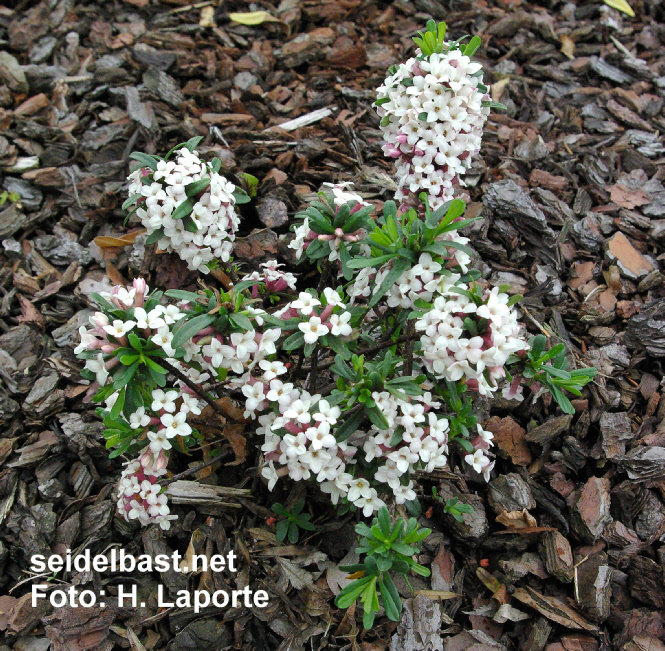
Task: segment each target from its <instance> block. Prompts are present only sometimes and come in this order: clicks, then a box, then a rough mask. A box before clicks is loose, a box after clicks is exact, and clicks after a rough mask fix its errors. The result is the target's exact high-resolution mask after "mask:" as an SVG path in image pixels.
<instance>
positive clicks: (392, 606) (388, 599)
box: [379, 574, 402, 622]
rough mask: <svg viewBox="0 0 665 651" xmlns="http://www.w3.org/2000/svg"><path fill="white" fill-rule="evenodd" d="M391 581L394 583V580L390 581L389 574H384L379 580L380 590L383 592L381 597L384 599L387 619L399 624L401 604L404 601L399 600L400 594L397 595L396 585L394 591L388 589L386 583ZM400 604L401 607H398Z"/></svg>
mask: <svg viewBox="0 0 665 651" xmlns="http://www.w3.org/2000/svg"><path fill="white" fill-rule="evenodd" d="M387 580H390V582H391V583H392V579H390V575H389V574H384V575H383V576H382V577H381V578H380V579H379V589H380V590H381V597H382V598H383V608H384V609H385V611H386V617H387V618H388V619H390V620H392V621H393V622H398V621H399V616H400V612H401V608H400V606H401V604H402V601H401V599H400V598H399V594H398V593H397V590H396V589H395V584H394V583H393V584H392V586H393V589H394V592H393V590H391V589H390V588H388V586H387V585H386V581H387ZM395 595H397V599H395ZM398 604H399V606H398Z"/></svg>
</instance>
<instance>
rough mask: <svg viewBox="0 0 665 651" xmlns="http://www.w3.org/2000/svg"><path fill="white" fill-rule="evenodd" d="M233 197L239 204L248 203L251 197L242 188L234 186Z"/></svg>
mask: <svg viewBox="0 0 665 651" xmlns="http://www.w3.org/2000/svg"><path fill="white" fill-rule="evenodd" d="M233 198H234V200H235V202H236V204H238V205H239V206H240V205H242V204H244V203H249V202H250V201H251V200H252V198H251V197H250V196H249V195H248V194H247V193H246V192H245V191H244V190H243V189H242V188H236V189H235V190H234V191H233Z"/></svg>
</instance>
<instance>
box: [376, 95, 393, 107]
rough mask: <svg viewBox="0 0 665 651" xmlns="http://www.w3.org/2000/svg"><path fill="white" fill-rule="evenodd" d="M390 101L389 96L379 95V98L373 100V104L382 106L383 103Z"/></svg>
mask: <svg viewBox="0 0 665 651" xmlns="http://www.w3.org/2000/svg"><path fill="white" fill-rule="evenodd" d="M389 101H390V97H381V98H380V99H377V100H376V102H374V106H383V105H384V104H387V103H388V102H389Z"/></svg>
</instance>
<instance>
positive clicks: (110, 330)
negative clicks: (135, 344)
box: [104, 319, 136, 339]
mask: <svg viewBox="0 0 665 651" xmlns="http://www.w3.org/2000/svg"><path fill="white" fill-rule="evenodd" d="M135 325H136V321H121V320H120V319H116V320H115V321H113V324H112V325H107V326H104V332H106V334H108V335H111V336H113V337H115V338H116V339H120V338H121V337H124V336H125V335H126V334H127V333H128V332H129V331H130V330H131V329H132V328H133V327H134V326H135Z"/></svg>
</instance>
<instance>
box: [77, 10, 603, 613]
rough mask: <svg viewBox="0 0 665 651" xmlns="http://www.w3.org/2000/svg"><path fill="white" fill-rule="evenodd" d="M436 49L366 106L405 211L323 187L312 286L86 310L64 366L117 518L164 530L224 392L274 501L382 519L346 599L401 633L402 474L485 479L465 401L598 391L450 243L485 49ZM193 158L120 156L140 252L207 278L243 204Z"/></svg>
mask: <svg viewBox="0 0 665 651" xmlns="http://www.w3.org/2000/svg"><path fill="white" fill-rule="evenodd" d="M444 36H445V26H441V25H438V26H437V25H435V24H434V23H433V22H432V23H431V24H428V30H427V32H426V33H425V34H423V35H421V38H419V39H416V42H417V43H418V44H419V46H420V49H418V50H417V51H416V56H415V57H414V58H412V59H410V60H409V61H408V62H407V63H406V64H403V65H401V66H399V67H397V68H396V69H394V70H392V71H391V73H390V76H389V77H388V79H386V82H385V83H384V85H383V86H382V87H381V88H380V89H379V100H378V101H377V105H378V109H377V110H378V112H379V114H380V115H381V117H382V120H381V125H382V128H383V130H384V134H385V137H386V147H385V148H384V149H385V151H386V152H387V153H388V155H390V156H393V157H394V158H395V159H396V161H397V170H398V176H399V179H398V184H399V188H400V189H399V190H398V192H397V194H396V200H397V202H399V203H397V202H396V201H387V202H386V203H385V204H384V207H383V212H382V214H381V215H380V216H376V215H374V214H373V213H374V211H375V209H374V207H373V206H372V205H370V204H368V203H367V202H365V201H363V199H362V197H361V196H360V195H358V194H357V193H355V192H354V191H353V189H352V188H351V187H350V186H349V184H338V185H334V184H326V185H325V186H324V189H323V190H322V191H321V192H319V195H318V198H317V200H316V201H314V202H312V203H311V204H310V205H309V206H308V207H307V208H306V209H305V210H304V211H303V212H302V213H299V214H298V215H296V218H297V219H298V220H301V222H300V224H299V225H298V226H297V227H296V228H295V234H294V239H293V240H292V241H291V243H290V246H291V248H293V249H294V250H295V254H296V258H297V259H298V260H299V261H300V262H303V263H304V262H307V263H309V264H314V265H317V267H318V269H319V271H320V276H319V279H318V285H317V287H312V288H309V289H306V290H305V291H296V280H297V279H296V277H295V276H294V275H293V274H292V273H290V272H287V271H284V270H283V269H282V267H283V265H281V264H278V263H277V261H270V262H267V263H265V264H262V265H260V268H259V270H257V271H253V272H251V273H248V274H247V275H246V276H245V277H244V279H243V280H241V281H239V282H236V283H235V284H234V286H233V287H232V288H231V289H230V290H229V291H226V292H224V291H219V290H218V289H216V288H206V289H203V290H201V291H199V292H196V293H194V292H186V291H181V290H170V291H167V292H161V291H153V292H152V293H148V288H147V287H146V285H145V282H144V281H142V280H140V279H139V280H135V281H134V283H133V285H132V287H129V288H122V287H116V288H114V290H113V291H112V292H111V293H110V294H106V295H93V298H94V299H95V300H96V301H97V303H98V305H99V308H100V311H99V312H97V313H96V314H95V315H94V316H93V317H92V318H91V319H90V322H91V326H92V328H91V329H87V328H85V327H83V328H81V331H80V333H81V344H80V345H79V346H78V347H77V348H76V352H77V354H78V355H79V356H80V357H81V358H83V359H85V360H86V363H85V370H84V371H83V373H82V374H83V376H84V377H85V378H86V379H88V380H89V381H91V382H94V383H95V384H96V385H97V387H98V391H97V393H96V396H95V400H96V401H97V402H99V403H104V406H103V407H102V406H100V408H99V410H98V411H99V414H100V416H101V417H102V418H103V419H104V424H105V425H106V428H107V429H106V438H107V446H108V447H109V448H113V451H112V453H111V454H112V455H113V456H117V455H121V454H122V455H128V456H129V457H134V458H135V460H133V461H129V462H128V463H127V465H126V469H125V470H124V472H123V474H122V478H121V481H120V485H119V495H118V509H119V512H120V513H121V514H122V515H123V516H124V517H125V518H126V519H128V520H138V521H139V522H140V523H141V524H144V525H145V524H149V523H153V522H154V523H158V524H159V525H160V526H161V527H162V528H164V529H167V528H169V527H170V525H171V522H172V521H173V519H174V518H175V516H174V515H171V514H170V511H169V506H168V503H167V498H166V495H165V493H164V492H163V488H162V483H163V482H162V480H161V479H160V478H163V477H165V476H166V475H167V474H168V472H167V468H168V464H169V456H170V454H171V452H172V451H173V450H178V451H181V452H187V451H188V450H189V449H190V448H191V447H192V446H193V445H194V444H197V441H198V440H200V439H201V438H202V435H201V434H200V433H199V432H198V431H197V429H196V417H197V416H199V415H200V414H201V413H202V409H203V408H204V407H205V406H206V404H207V405H210V406H211V407H213V408H215V407H216V402H215V400H216V399H217V398H218V397H219V393H218V392H219V391H223V392H225V393H226V395H230V396H232V397H233V398H234V399H235V400H236V401H238V402H239V403H241V404H242V406H243V408H244V417H245V418H247V419H250V420H255V421H256V422H257V427H256V432H257V434H258V435H260V437H261V444H260V445H261V451H262V453H263V463H262V467H261V469H260V472H261V476H262V477H263V478H264V479H265V480H266V482H267V485H268V488H269V489H270V490H273V488H274V487H275V485H276V483H277V482H278V481H279V480H280V478H283V477H287V476H288V477H289V478H291V479H292V480H293V481H305V480H315V481H316V483H318V485H319V486H320V489H321V490H322V491H323V492H324V493H326V494H328V495H329V496H330V501H331V502H332V504H333V505H335V506H336V507H337V509H338V510H339V511H341V512H345V511H349V510H356V511H359V512H360V513H361V514H362V516H364V517H371V516H372V515H373V514H374V513H377V512H378V513H379V519H378V524H377V525H376V526H377V527H378V529H377V531H374V529H375V528H374V527H372V529H371V530H369V529H368V528H367V527H366V526H365V525H363V527H364V528H363V529H362V531H361V532H360V533H361V535H363V536H365V537H366V538H367V540H368V541H369V542H366V543H365V547H367V546H368V545H369V547H367V551H368V553H369V549H370V548H375V549H374V552H376V553H377V554H378V555H379V556H380V557H381V558H377V559H376V560H369V559H368V560H367V561H365V565H366V566H367V565H368V563H369V566H368V567H366V568H365V570H364V571H366V572H367V575H366V577H365V578H367V577H369V579H368V580H367V581H365V580H363V581H361V583H359V584H355V585H356V588H354V589H352V590H348V591H346V592H345V593H344V597H343V598H342V599H341V601H343V602H344V603H346V602H347V601H349V599H351V601H353V599H355V598H356V597H357V596H360V594H361V593H362V594H365V592H367V595H368V596H367V597H366V599H365V602H364V603H365V614H366V618H368V619H367V621H370V620H373V617H374V614H375V613H376V611H378V596H377V591H376V586H377V585H378V586H379V592H380V593H381V594H382V595H384V600H385V595H389V603H386V613H387V614H388V616H389V617H391V618H396V617H397V616H398V615H399V610H400V608H401V606H400V605H399V600H397V601H395V598H394V596H395V595H394V592H395V591H394V590H393V588H391V586H392V581H391V580H390V579H389V578H386V577H387V576H388V575H387V574H386V572H387V571H388V570H389V569H391V568H393V566H394V568H401V570H404V572H407V571H409V570H410V569H413V568H415V567H419V566H417V565H416V564H414V563H411V562H408V561H407V559H406V556H409V555H412V554H413V553H415V549H416V548H415V547H409V545H411V544H412V543H416V542H419V541H420V540H421V539H422V532H420V531H417V530H416V529H417V527H415V525H414V524H413V523H411V522H409V524H408V526H406V528H404V526H403V523H402V521H401V520H400V521H399V522H400V523H401V524H400V523H398V524H397V525H392V524H391V523H390V518H389V516H388V511H387V509H386V507H387V506H389V505H393V504H397V505H406V507H407V508H410V509H413V508H415V506H416V500H417V492H416V488H417V486H416V484H415V481H414V478H415V476H416V473H418V472H425V473H429V472H432V471H434V470H436V469H442V468H444V467H446V466H447V464H448V459H449V457H450V455H451V454H453V453H454V454H457V455H459V456H460V457H461V458H463V459H464V461H465V462H466V463H467V464H468V466H469V467H470V468H472V469H473V470H474V471H476V472H477V473H480V474H481V475H482V476H483V477H484V478H485V480H487V481H489V479H490V475H491V472H492V470H493V468H494V461H493V460H492V453H491V447H492V434H491V433H490V432H487V431H485V430H484V429H483V428H482V426H481V424H480V423H478V422H477V418H476V416H475V415H474V402H475V400H474V399H475V397H476V396H479V395H480V396H487V397H491V396H493V395H495V394H496V392H497V391H498V390H499V389H501V390H502V391H503V393H504V395H505V396H506V397H514V398H518V399H519V398H520V397H521V392H522V387H521V385H522V383H524V384H525V385H526V386H527V387H529V389H531V390H533V391H534V393H538V392H539V391H541V390H542V389H543V388H547V389H549V390H550V391H551V392H552V394H553V396H554V398H555V399H556V401H557V402H558V404H559V405H560V406H561V408H562V409H563V410H564V411H565V412H567V413H571V412H572V405H571V403H570V401H569V400H568V398H567V397H566V396H565V395H564V390H567V391H570V392H571V393H573V394H575V395H580V390H581V388H582V387H583V386H584V385H585V384H586V383H587V382H588V381H589V380H590V379H591V378H592V377H593V375H594V374H595V371H594V370H593V369H581V370H577V371H568V370H567V366H568V362H567V360H566V358H565V351H564V349H563V346H562V345H559V346H555V347H553V348H551V349H550V350H549V351H548V350H546V346H545V344H546V341H545V340H544V339H545V338H544V337H536V338H534V339H532V340H531V342H527V340H526V339H525V336H524V332H523V330H522V329H521V327H520V325H519V322H518V312H517V309H516V307H515V304H516V303H517V302H518V301H519V299H520V298H521V297H520V296H512V297H511V296H509V295H508V293H507V290H508V289H509V287H498V288H497V287H495V288H492V287H490V286H488V284H487V283H486V282H485V281H484V280H482V279H481V276H480V273H479V272H478V271H476V270H474V269H471V268H470V267H471V262H472V258H473V255H474V253H473V251H472V250H471V249H470V248H469V246H468V245H469V240H468V239H467V238H465V237H462V236H461V235H460V234H459V230H460V229H461V228H463V227H464V226H466V225H468V224H469V223H470V222H471V221H472V220H470V219H465V218H464V217H463V213H464V208H465V204H464V202H463V201H461V200H460V199H453V198H452V192H453V190H454V186H455V185H458V184H460V183H461V179H460V175H461V174H462V173H463V172H464V171H465V170H466V169H467V168H468V166H469V164H470V160H471V156H472V155H473V154H474V153H475V152H476V151H477V150H478V147H479V143H480V136H481V132H482V125H483V123H484V121H485V119H486V117H487V113H488V111H489V109H490V107H491V103H490V102H489V100H488V99H487V96H486V91H487V89H486V88H485V87H484V86H483V85H482V83H481V79H482V77H481V75H482V69H481V68H480V66H479V64H477V63H474V62H472V61H471V60H470V58H469V57H470V56H471V55H472V54H473V52H474V51H475V50H476V49H477V47H478V44H479V40H478V39H477V38H475V37H474V38H473V39H471V41H470V42H469V43H468V44H467V45H465V46H464V45H462V44H461V42H460V41H457V42H454V43H446V42H445V41H444V40H443V39H444ZM198 141H199V139H193V140H190V141H189V142H188V143H185V144H183V145H180V146H178V147H176V148H174V150H172V151H171V152H170V153H169V155H167V156H166V157H165V158H164V159H161V158H159V157H157V156H149V155H146V154H140V153H136V154H133V157H134V158H135V159H137V160H138V161H139V162H140V164H141V167H140V168H139V169H138V170H136V171H134V172H132V174H131V175H130V177H129V180H130V193H131V196H130V199H129V200H128V201H127V202H126V204H125V206H126V207H128V208H129V207H131V206H135V207H134V211H135V212H136V214H137V216H138V218H139V219H140V220H141V221H142V223H143V224H144V225H145V226H146V228H147V229H148V231H149V233H150V237H149V241H153V242H157V243H158V245H159V247H160V248H162V249H165V250H174V251H176V252H177V253H178V254H179V255H180V257H181V258H182V259H183V260H186V261H187V263H188V265H189V267H190V268H191V269H198V270H200V271H202V272H204V273H205V272H207V271H208V270H209V269H210V267H211V265H212V264H215V263H218V262H221V263H226V262H228V261H229V259H230V254H231V249H232V242H233V239H234V233H235V230H236V228H237V225H238V218H237V215H236V213H235V209H234V205H235V204H237V203H241V202H244V201H245V200H248V198H247V197H246V195H244V194H243V193H241V192H239V191H237V190H235V188H234V186H233V184H231V183H229V182H228V181H226V180H225V179H223V178H222V177H221V176H219V174H218V170H219V163H218V161H213V162H211V163H206V162H204V161H202V160H201V159H200V158H199V156H198V155H197V153H196V151H195V147H196V146H197V144H198ZM171 156H173V157H174V158H173V160H171ZM160 482H162V483H160ZM451 508H452V507H451ZM280 509H281V510H280ZM276 512H277V513H278V514H279V515H280V516H282V517H284V518H286V519H284V520H282V521H281V522H280V525H279V526H280V536H281V538H282V539H283V538H284V537H285V536H286V534H287V532H288V535H289V537H290V539H292V538H296V537H297V535H298V527H301V528H305V529H309V528H310V527H311V526H313V525H311V523H309V521H308V518H305V517H304V514H302V515H301V514H300V511H299V510H298V511H292V512H289V511H286V509H284V507H282V506H281V505H280V506H279V508H278V510H277V511H276ZM413 522H415V521H413ZM303 523H305V524H304V526H303ZM414 527H415V528H414ZM368 531H370V533H371V536H370V534H369V533H368ZM393 534H395V535H396V536H397V537H398V538H399V540H402V538H403V540H402V542H401V543H399V545H400V548H399V549H398V547H396V546H395V545H392V547H391V546H390V545H387V546H385V545H384V543H386V541H385V538H386V536H387V537H388V538H390V536H392V535H393ZM424 535H426V534H424ZM372 536H373V537H372ZM393 540H394V539H393ZM386 544H387V543H386ZM382 545H384V546H385V549H384V547H382ZM407 547H408V549H410V550H411V551H408V553H407V551H405V550H406V549H407ZM389 548H391V549H393V551H394V552H395V553H396V554H397V556H395V557H394V558H393V557H392V556H391V555H390V554H392V552H390V553H388V552H387V551H386V550H388V549H389ZM377 549H379V550H382V551H378V552H377V551H376V550H377ZM374 552H372V553H374ZM384 552H385V553H384ZM390 558H392V560H391V561H390V563H389V562H388V560H389V559H390ZM394 568H393V569H394ZM374 570H376V571H374ZM401 570H400V571H401ZM372 577H373V578H372ZM370 586H371V587H370ZM360 588H362V589H360ZM358 590H359V591H358ZM352 595H355V596H353V597H352ZM351 601H349V603H351ZM368 604H369V605H368Z"/></svg>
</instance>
